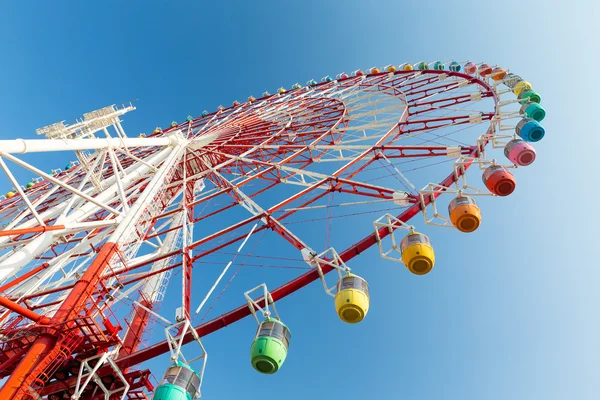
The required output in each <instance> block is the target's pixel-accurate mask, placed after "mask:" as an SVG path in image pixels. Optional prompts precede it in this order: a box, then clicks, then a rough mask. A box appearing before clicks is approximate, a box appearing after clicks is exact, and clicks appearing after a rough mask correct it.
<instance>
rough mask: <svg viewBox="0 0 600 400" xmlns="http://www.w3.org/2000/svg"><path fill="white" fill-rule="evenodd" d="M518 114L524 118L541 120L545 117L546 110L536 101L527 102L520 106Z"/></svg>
mask: <svg viewBox="0 0 600 400" xmlns="http://www.w3.org/2000/svg"><path fill="white" fill-rule="evenodd" d="M519 114H521V115H523V116H525V117H526V118H532V119H535V120H536V121H537V122H542V121H543V120H544V118H546V110H545V109H544V107H542V106H541V105H539V104H538V103H532V102H528V103H525V104H523V105H522V106H521V109H520V110H519Z"/></svg>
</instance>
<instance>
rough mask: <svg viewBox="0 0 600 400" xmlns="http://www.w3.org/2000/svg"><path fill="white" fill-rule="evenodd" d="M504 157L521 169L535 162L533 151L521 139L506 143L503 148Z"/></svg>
mask: <svg viewBox="0 0 600 400" xmlns="http://www.w3.org/2000/svg"><path fill="white" fill-rule="evenodd" d="M504 155H505V156H506V158H508V159H509V160H510V161H512V162H513V163H515V164H516V165H519V166H521V167H526V166H528V165H530V164H532V163H533V162H534V161H535V149H534V148H533V147H532V146H531V145H530V144H529V143H527V142H526V141H524V140H523V139H513V140H511V141H510V142H508V143H507V144H506V146H505V147H504Z"/></svg>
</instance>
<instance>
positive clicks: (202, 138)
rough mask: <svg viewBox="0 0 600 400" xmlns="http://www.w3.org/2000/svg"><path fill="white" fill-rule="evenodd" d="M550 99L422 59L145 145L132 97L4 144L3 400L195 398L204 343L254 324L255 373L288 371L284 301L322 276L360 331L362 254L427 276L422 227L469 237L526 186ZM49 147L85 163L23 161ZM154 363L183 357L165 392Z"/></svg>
mask: <svg viewBox="0 0 600 400" xmlns="http://www.w3.org/2000/svg"><path fill="white" fill-rule="evenodd" d="M540 102H541V98H540V95H539V94H538V93H537V92H535V91H534V90H533V89H532V86H531V84H530V83H529V82H527V81H526V80H524V79H522V78H521V77H519V76H518V75H515V74H513V73H510V72H509V71H508V70H505V69H503V68H501V67H492V66H490V65H488V64H485V63H473V62H457V61H448V62H441V61H437V62H434V63H426V62H418V63H415V64H408V63H407V64H401V65H399V66H394V65H388V66H385V67H383V68H377V67H373V68H370V69H369V70H367V71H361V70H356V71H354V72H353V73H351V74H346V73H341V74H339V75H337V76H336V77H335V78H333V77H329V76H326V77H324V78H322V79H321V80H320V81H319V82H317V81H315V80H310V81H308V82H306V84H305V85H301V84H299V83H296V84H294V85H293V86H292V87H291V88H290V89H285V88H280V89H278V90H277V91H275V92H274V93H273V94H271V93H269V92H265V93H263V94H262V96H261V97H257V98H255V97H252V96H250V97H249V98H248V99H247V101H245V102H238V101H235V102H233V104H232V105H231V106H230V107H223V106H220V107H219V108H218V109H217V110H216V111H215V112H207V111H204V112H203V113H202V114H201V115H200V116H199V117H192V116H190V117H188V118H187V119H186V120H185V121H184V122H179V123H178V122H175V121H174V122H173V123H171V124H170V126H169V127H165V128H162V129H161V128H157V129H156V130H154V131H153V132H152V133H151V134H148V135H144V134H139V135H138V134H136V135H133V137H129V136H128V135H127V134H126V132H125V129H124V127H123V126H122V124H121V123H122V122H123V121H122V118H123V116H124V115H125V114H127V113H128V112H130V111H133V110H134V109H135V107H134V106H133V105H132V104H124V105H119V106H115V105H113V106H109V107H105V108H102V109H100V110H96V111H92V112H90V113H87V114H84V115H83V117H82V118H81V119H78V120H77V121H75V122H74V123H72V124H66V123H64V122H59V123H56V124H53V125H49V126H47V127H44V128H40V129H38V131H37V133H38V134H39V135H44V136H45V137H46V138H45V139H34V140H22V139H16V140H0V168H2V170H3V171H4V173H5V174H6V176H7V177H8V179H9V181H10V182H11V183H12V186H13V187H12V188H8V189H9V190H7V191H6V194H5V195H4V196H0V340H1V342H0V379H2V378H6V380H5V382H4V384H3V386H2V388H1V389H0V398H10V399H26V398H36V399H37V398H44V399H46V398H47V399H51V400H58V399H70V398H73V399H92V398H93V399H96V398H98V399H102V398H105V399H113V398H115V399H116V398H119V399H147V398H154V399H157V400H158V399H161V400H164V399H170V400H175V399H177V400H179V399H181V400H182V399H190V400H191V399H194V398H199V397H200V396H201V390H200V389H201V385H202V382H203V378H204V371H205V368H210V364H209V365H208V367H207V354H208V353H210V349H206V348H205V347H204V345H203V344H202V337H203V336H205V335H208V334H210V333H213V332H215V331H217V330H219V329H221V328H223V327H225V326H227V325H230V324H233V323H235V322H236V321H239V320H240V319H242V318H245V317H247V316H250V315H252V316H253V317H254V318H255V320H256V322H257V325H258V328H257V331H256V333H255V335H254V340H252V337H249V338H247V339H248V341H249V345H251V346H250V347H251V348H250V351H251V356H250V365H251V367H253V368H254V369H255V370H256V371H257V373H263V374H272V373H276V372H277V371H278V370H279V369H280V368H282V367H283V364H284V361H285V360H286V357H287V355H288V350H289V349H290V343H291V341H292V338H291V331H292V330H293V326H290V327H288V326H287V325H286V324H285V323H284V321H285V308H282V307H281V306H280V307H279V310H278V309H277V308H276V302H277V301H278V300H281V299H282V298H284V297H286V296H288V295H290V294H292V293H294V292H296V291H298V290H300V289H302V288H303V287H305V286H307V285H308V284H310V283H311V282H314V281H316V280H320V281H321V283H322V284H323V287H324V291H325V292H326V293H327V294H328V295H330V296H331V297H332V299H331V303H332V305H331V308H332V313H333V312H335V313H336V314H337V315H338V317H339V318H340V319H341V320H342V321H344V322H347V323H349V324H355V323H359V322H361V321H363V320H364V319H365V318H366V316H367V314H368V311H369V307H370V294H369V288H368V284H367V281H366V280H365V279H364V278H363V277H361V275H363V274H364V271H365V270H366V268H365V267H361V265H360V263H359V262H355V261H356V258H357V257H359V256H360V255H361V253H363V252H365V251H367V250H368V249H370V248H373V249H375V250H377V249H378V251H379V252H380V254H381V256H382V258H383V259H386V260H390V261H394V262H398V263H399V265H401V264H403V265H404V266H406V269H407V270H408V271H409V275H410V274H411V273H412V274H414V275H424V274H427V273H435V272H432V269H433V267H434V264H435V262H436V259H435V254H434V247H435V243H432V242H431V241H430V239H429V238H428V236H427V235H426V234H425V233H426V231H427V230H428V229H430V228H429V226H430V227H431V229H434V228H436V227H441V228H450V229H457V230H459V231H461V232H465V233H469V232H473V231H475V230H476V229H477V228H478V227H479V226H480V224H481V223H482V220H483V217H482V214H485V210H480V208H479V206H478V204H477V202H476V199H478V198H480V197H481V196H493V197H503V196H507V195H510V194H511V193H512V192H513V191H514V190H515V188H516V182H517V181H516V178H515V176H514V174H513V172H514V171H515V169H517V168H519V167H525V166H528V165H530V164H531V163H533V162H534V160H535V157H536V153H535V150H534V148H533V146H532V145H531V143H533V142H537V141H539V140H541V139H542V138H543V136H544V133H545V131H544V128H543V127H542V125H540V122H541V121H542V120H543V119H544V116H545V110H544V108H543V107H542V106H541V105H540ZM57 151H73V152H74V154H75V156H74V157H73V159H72V160H70V161H68V164H67V165H66V166H65V168H64V169H54V170H52V171H50V172H48V171H43V170H41V169H40V168H39V166H38V167H36V166H35V162H29V161H25V159H24V158H25V157H26V156H21V154H28V153H50V152H57ZM17 170H26V171H28V173H29V174H30V175H32V176H35V178H33V179H31V181H29V182H19V181H18V180H17V179H16V178H15V176H16V174H15V172H16V171H17ZM419 214H421V215H422V217H421V218H414V217H417V216H418V215H419ZM417 224H419V226H420V228H419V230H418V231H417V230H416V227H415V225H417ZM208 264H210V265H212V268H213V270H212V271H213V274H212V275H210V278H211V279H210V281H208V278H207V276H209V275H208V274H204V272H203V271H204V269H203V268H204V267H205V266H206V265H208ZM273 264H275V265H273ZM444 264H445V263H444V261H443V260H441V261H440V260H438V268H444ZM242 267H246V268H244V270H245V271H244V273H245V274H246V276H247V277H248V278H247V279H244V282H240V280H239V279H238V280H236V279H235V278H236V276H238V272H239V271H240V269H241V268H242ZM252 267H255V268H252ZM214 268H218V269H219V271H218V273H214ZM258 268H262V269H260V270H259V269H258ZM351 268H352V269H351ZM271 270H277V271H282V270H283V272H282V273H279V272H278V273H276V274H274V275H270V272H269V271H271ZM298 270H300V272H298ZM257 271H260V273H258V272H257ZM265 271H266V272H265ZM253 272H254V273H255V274H254V275H253ZM330 272H334V274H333V276H332V275H328V274H329V273H330ZM205 275H206V276H205ZM200 276H201V277H202V278H201V279H200V278H199V277H200ZM250 276H252V278H250ZM193 278H194V279H193ZM270 278H273V279H272V280H270ZM247 282H249V283H248V284H247V285H246V286H244V284H245V283H247ZM238 287H242V288H243V289H242V290H235V293H233V291H234V288H236V289H237V288H238ZM227 296H229V297H228V298H229V299H231V300H227V301H225V298H226V297H227ZM166 299H168V300H170V301H171V302H174V303H177V307H176V308H175V309H168V307H165V308H164V309H163V308H161V304H163V303H165V302H166ZM230 304H234V306H233V308H232V307H231V306H230ZM217 311H218V312H217ZM211 313H212V314H211ZM280 314H281V316H280ZM209 315H210V316H211V317H212V319H209V320H207V321H205V318H206V317H207V316H209ZM158 327H160V328H161V329H157V328H158ZM156 332H160V334H159V335H157V334H156ZM241 339H243V338H241ZM187 343H196V344H197V346H196V347H195V350H194V352H193V354H191V353H190V352H189V351H187V350H185V351H184V350H183V349H182V347H183V346H184V345H185V344H187ZM186 349H187V348H186ZM162 354H170V357H171V361H172V363H171V364H170V365H169V366H168V367H167V368H166V372H165V371H152V372H154V373H155V374H158V375H159V376H162V378H160V379H159V380H157V381H156V382H154V383H153V382H152V380H151V377H152V373H151V371H149V370H147V369H145V368H144V363H145V362H147V361H148V360H150V359H152V358H155V357H157V356H160V355H162ZM297 356H298V357H302V355H297ZM249 367H250V366H249ZM163 373H164V375H163Z"/></svg>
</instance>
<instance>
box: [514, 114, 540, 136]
mask: <svg viewBox="0 0 600 400" xmlns="http://www.w3.org/2000/svg"><path fill="white" fill-rule="evenodd" d="M515 132H516V133H517V135H519V136H520V137H521V139H523V140H524V141H526V142H539V141H540V140H542V139H543V138H544V135H545V134H546V130H545V129H544V127H543V126H542V125H540V123H539V122H537V121H536V120H535V119H533V118H523V119H522V120H521V121H519V123H518V124H517V126H516V127H515Z"/></svg>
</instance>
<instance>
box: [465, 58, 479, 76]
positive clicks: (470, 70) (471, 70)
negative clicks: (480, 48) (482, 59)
mask: <svg viewBox="0 0 600 400" xmlns="http://www.w3.org/2000/svg"><path fill="white" fill-rule="evenodd" d="M475 72H477V65H475V64H474V63H472V62H470V61H469V62H468V63H466V64H465V73H467V74H469V75H473V74H475Z"/></svg>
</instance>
